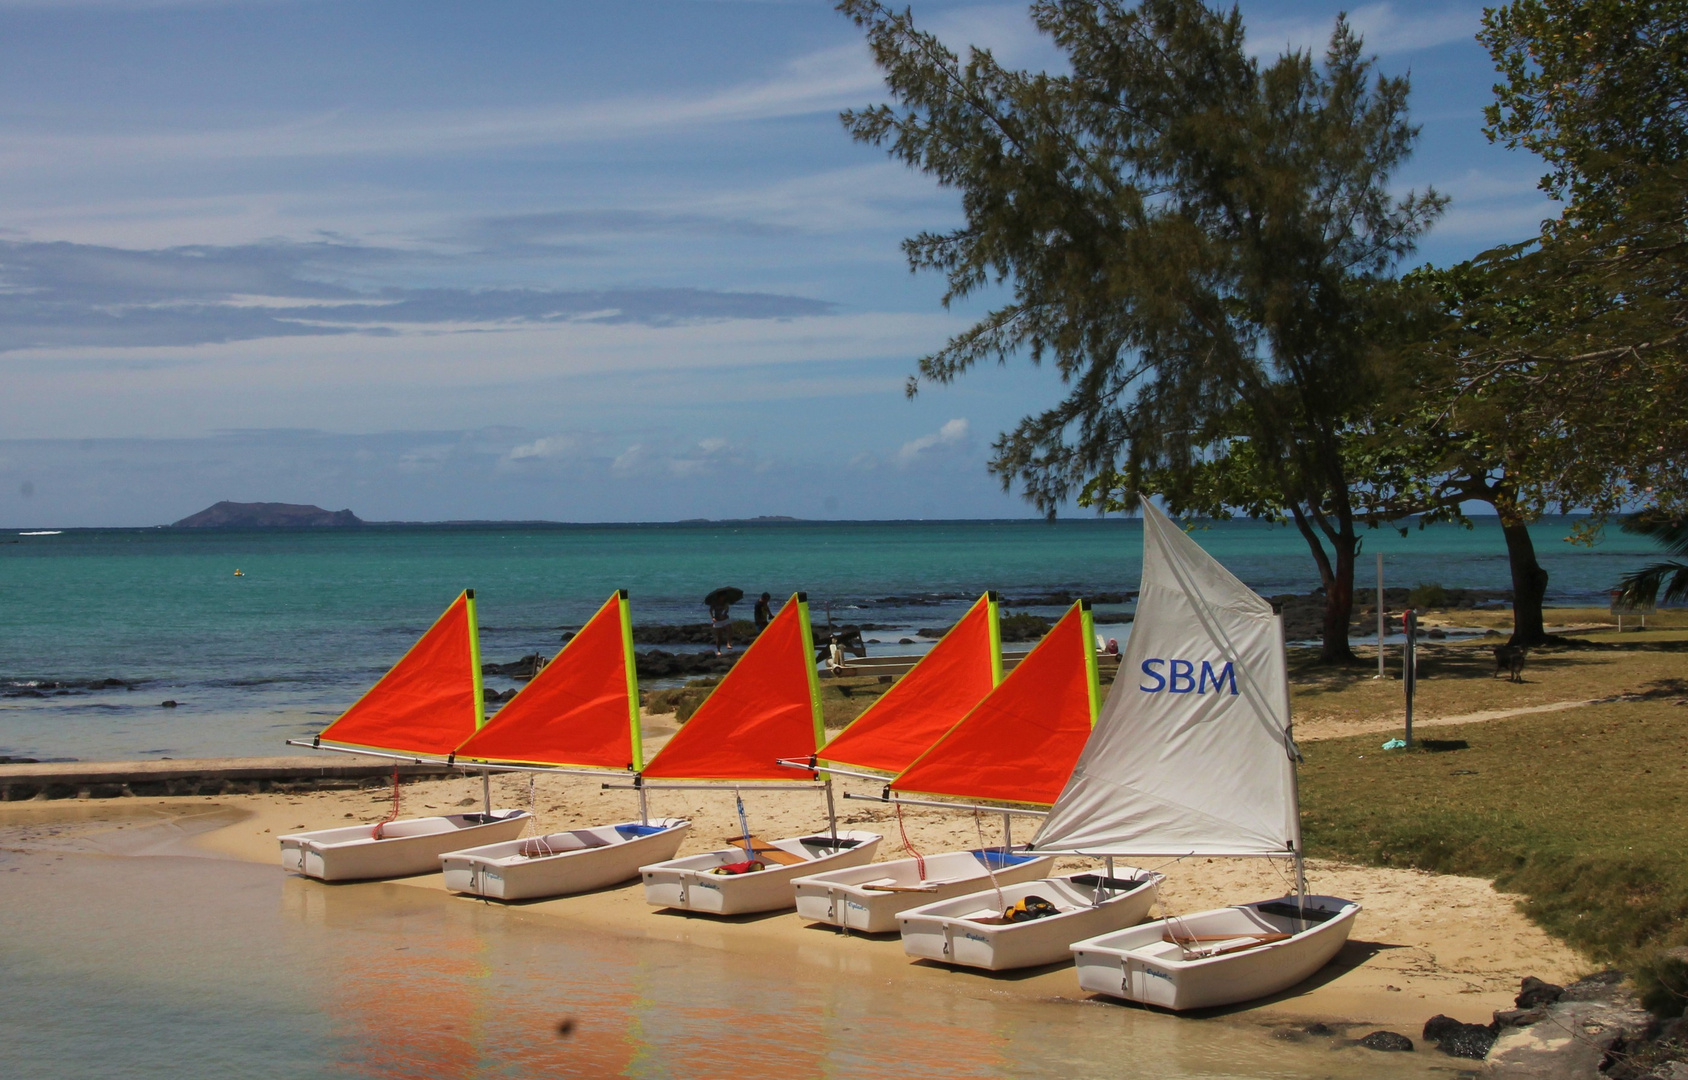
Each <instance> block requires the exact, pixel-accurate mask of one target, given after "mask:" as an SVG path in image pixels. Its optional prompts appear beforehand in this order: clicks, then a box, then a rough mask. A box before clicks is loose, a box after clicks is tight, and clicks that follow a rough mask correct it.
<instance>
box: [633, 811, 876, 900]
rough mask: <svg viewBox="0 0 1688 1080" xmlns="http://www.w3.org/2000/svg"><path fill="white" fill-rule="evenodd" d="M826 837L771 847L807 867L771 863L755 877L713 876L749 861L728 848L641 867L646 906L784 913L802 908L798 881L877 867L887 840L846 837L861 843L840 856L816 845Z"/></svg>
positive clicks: (841, 837) (853, 834)
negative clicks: (798, 905) (874, 863)
mask: <svg viewBox="0 0 1688 1080" xmlns="http://www.w3.org/2000/svg"><path fill="white" fill-rule="evenodd" d="M819 839H824V838H821V837H789V838H787V839H784V840H774V841H772V842H770V843H768V844H766V845H765V846H766V847H770V848H777V849H778V850H779V851H780V852H782V853H784V856H785V857H793V856H794V857H796V858H799V859H801V860H802V861H801V862H799V863H795V864H793V865H789V866H787V865H780V864H779V863H778V862H774V861H771V860H767V859H762V860H759V861H763V862H764V867H763V869H761V870H758V871H755V872H753V873H749V874H733V875H724V874H716V873H712V871H713V870H714V869H715V868H716V867H718V866H726V865H729V864H731V863H737V862H742V861H744V858H745V855H744V849H743V848H723V849H721V850H720V851H711V852H709V853H707V854H704V855H689V856H687V857H686V858H684V859H672V860H669V861H667V862H659V863H655V864H652V865H650V866H641V867H640V868H639V876H640V877H641V878H642V879H643V881H644V887H645V903H647V904H650V905H651V906H653V907H666V908H678V909H680V910H681V911H697V912H703V913H706V914H710V915H745V914H749V913H751V912H758V911H783V910H785V909H787V908H790V907H793V906H794V905H795V904H796V903H797V896H796V893H795V892H794V891H793V888H792V884H791V883H792V881H793V879H795V878H797V877H800V876H804V875H808V874H813V873H814V872H816V871H817V870H820V871H824V870H835V869H839V868H842V867H847V866H859V865H861V864H863V863H868V862H872V861H873V856H874V855H875V854H876V853H877V852H878V851H879V842H880V840H881V839H883V837H881V836H880V835H879V834H878V833H870V832H860V831H856V830H850V831H846V832H840V833H839V834H838V839H839V840H841V841H846V842H848V841H855V843H854V845H853V846H851V847H847V848H841V849H837V850H834V849H832V848H829V847H825V846H822V845H819V844H816V843H815V841H816V840H819Z"/></svg>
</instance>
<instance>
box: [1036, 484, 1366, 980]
mask: <svg viewBox="0 0 1688 1080" xmlns="http://www.w3.org/2000/svg"><path fill="white" fill-rule="evenodd" d="M1138 596H1139V599H1138V605H1137V618H1136V621H1135V623H1134V624H1133V627H1132V632H1131V638H1130V639H1129V641H1128V642H1127V643H1126V648H1125V655H1124V657H1123V658H1122V660H1121V663H1120V677H1119V679H1118V680H1117V681H1116V682H1115V683H1114V688H1113V692H1112V694H1111V695H1110V696H1109V698H1108V704H1107V708H1106V709H1105V710H1104V711H1103V714H1102V716H1101V717H1100V719H1099V720H1098V722H1097V725H1096V731H1095V733H1094V734H1093V735H1092V736H1091V737H1090V740H1089V742H1088V743H1087V744H1086V745H1085V748H1084V753H1083V755H1082V756H1081V757H1080V758H1079V761H1078V764H1077V766H1076V767H1075V768H1074V770H1073V775H1072V779H1071V781H1070V782H1069V783H1068V784H1067V787H1066V790H1064V791H1063V792H1062V793H1061V796H1060V798H1059V799H1057V800H1056V802H1055V805H1054V806H1053V807H1052V808H1051V809H1050V812H1049V816H1048V817H1047V818H1045V819H1044V822H1043V827H1042V828H1041V829H1040V830H1039V831H1038V834H1037V836H1036V837H1035V838H1034V839H1033V841H1032V849H1033V850H1035V851H1038V852H1042V853H1046V854H1084V855H1103V856H1108V857H1129V858H1145V857H1155V858H1165V859H1177V858H1182V857H1191V856H1201V857H1206V858H1225V857H1230V858H1262V857H1264V858H1288V859H1293V860H1294V863H1295V880H1296V892H1295V893H1294V894H1292V895H1289V896H1284V897H1280V898H1275V899H1270V900H1263V901H1258V902H1255V903H1249V904H1239V905H1236V906H1233V907H1226V908H1218V909H1215V910H1212V911H1203V912H1198V913H1195V914H1189V915H1180V914H1177V913H1173V912H1167V913H1166V917H1165V918H1163V919H1160V920H1158V921H1155V922H1150V923H1144V924H1143V925H1141V926H1135V927H1132V928H1130V929H1124V930H1119V931H1115V932H1111V933H1106V934H1100V935H1097V936H1095V937H1091V938H1089V939H1086V940H1084V941H1079V942H1077V943H1076V944H1074V945H1073V955H1074V957H1075V961H1076V964H1077V969H1078V977H1079V985H1080V986H1081V987H1083V988H1084V989H1086V990H1089V991H1091V992H1093V993H1099V994H1106V995H1109V996H1112V997H1119V998H1125V999H1126V1000H1129V1001H1137V1002H1142V1003H1143V1004H1147V1005H1158V1006H1160V1007H1162V1008H1167V1009H1199V1008H1212V1007H1216V1006H1223V1005H1233V1004H1236V1003H1238V1002H1243V1001H1252V1000H1254V999H1256V998H1260V997H1265V996H1267V995H1270V994H1275V993H1279V992H1281V991H1283V990H1287V989H1289V988H1290V987H1292V986H1295V985H1296V984H1297V983H1300V982H1301V981H1302V980H1304V979H1306V978H1308V977H1309V976H1311V975H1312V974H1313V973H1314V972H1316V971H1318V970H1319V969H1320V968H1321V967H1323V966H1324V965H1325V964H1326V963H1328V962H1329V961H1330V959H1331V958H1332V957H1333V956H1335V955H1336V953H1337V952H1338V950H1340V949H1341V948H1342V946H1343V944H1344V943H1345V942H1346V941H1347V940H1348V934H1349V931H1350V930H1351V929H1352V928H1353V925H1354V917H1355V915H1356V914H1357V913H1358V912H1359V910H1360V906H1359V905H1358V904H1356V903H1354V902H1353V901H1351V900H1343V899H1340V898H1338V897H1332V896H1309V895H1307V891H1306V878H1305V872H1304V868H1303V858H1302V847H1301V820H1300V805H1299V800H1298V797H1297V792H1296V777H1295V764H1296V762H1297V761H1298V760H1299V759H1300V753H1299V752H1298V751H1297V750H1296V747H1295V741H1294V739H1293V738H1292V734H1291V724H1290V713H1289V676H1288V665H1287V663H1286V661H1285V654H1284V631H1283V620H1282V618H1281V617H1280V616H1278V615H1277V614H1276V613H1274V612H1273V610H1272V605H1271V604H1270V603H1268V602H1267V601H1266V600H1264V599H1262V598H1261V597H1259V596H1257V595H1255V594H1254V593H1253V592H1252V591H1251V590H1250V589H1249V588H1248V587H1247V586H1245V585H1244V584H1243V583H1242V582H1240V581H1238V580H1237V579H1236V578H1235V577H1233V576H1232V575H1231V574H1230V573H1229V572H1228V571H1227V570H1226V569H1225V568H1224V567H1223V566H1221V565H1220V564H1219V563H1218V562H1217V561H1216V560H1214V559H1213V557H1212V556H1210V555H1208V554H1207V553H1206V552H1205V551H1203V550H1202V549H1201V548H1200V547H1199V546H1198V545H1197V544H1196V543H1195V542H1194V541H1193V540H1191V539H1190V538H1189V537H1188V536H1186V535H1185V534H1184V532H1183V531H1182V530H1181V529H1179V528H1178V527H1177V525H1175V524H1174V523H1173V522H1171V521H1170V520H1168V519H1167V517H1166V516H1165V515H1164V514H1162V513H1161V512H1160V511H1158V510H1156V509H1155V508H1154V507H1153V506H1151V505H1150V504H1149V503H1147V502H1145V503H1144V504H1143V583H1142V588H1141V590H1140V591H1139V594H1138Z"/></svg>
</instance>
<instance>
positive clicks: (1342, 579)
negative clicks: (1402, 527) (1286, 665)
mask: <svg viewBox="0 0 1688 1080" xmlns="http://www.w3.org/2000/svg"><path fill="white" fill-rule="evenodd" d="M1333 546H1334V547H1335V548H1336V566H1335V568H1334V569H1335V573H1334V574H1332V575H1331V580H1330V581H1329V582H1327V583H1326V584H1325V625H1324V633H1323V638H1322V640H1321V641H1320V643H1319V660H1320V661H1322V662H1323V663H1326V664H1348V663H1352V662H1353V661H1354V649H1353V647H1352V646H1350V645H1349V644H1348V621H1349V620H1350V619H1351V618H1353V615H1354V562H1355V554H1356V550H1357V549H1358V548H1359V546H1360V545H1359V542H1358V541H1357V539H1356V538H1355V537H1354V536H1353V530H1351V529H1346V528H1345V529H1343V530H1342V534H1341V535H1339V537H1338V539H1337V542H1336V543H1335V544H1334V545H1333Z"/></svg>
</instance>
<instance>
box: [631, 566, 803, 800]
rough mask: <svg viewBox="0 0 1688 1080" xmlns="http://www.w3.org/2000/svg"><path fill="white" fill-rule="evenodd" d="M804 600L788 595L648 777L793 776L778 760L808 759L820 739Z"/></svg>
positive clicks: (651, 767) (650, 767) (652, 765)
mask: <svg viewBox="0 0 1688 1080" xmlns="http://www.w3.org/2000/svg"><path fill="white" fill-rule="evenodd" d="M821 730H822V728H821V707H820V684H819V683H818V682H817V681H816V676H815V649H814V644H813V641H812V639H811V637H810V630H809V604H808V600H807V597H805V595H804V594H803V593H798V594H797V595H796V596H793V597H792V598H791V599H790V600H789V601H788V602H787V603H786V604H785V606H784V607H782V608H780V613H779V614H778V615H776V616H774V621H773V622H770V623H769V624H768V626H767V628H766V629H764V630H763V631H762V633H761V634H759V635H758V636H757V638H756V641H755V642H754V643H753V644H752V645H751V646H750V648H748V649H746V650H745V653H744V656H743V657H742V658H740V660H739V662H738V663H736V664H734V665H733V669H732V670H731V671H729V672H727V676H726V678H724V679H722V680H721V685H720V686H717V687H716V688H715V690H714V692H713V693H711V694H710V695H709V697H708V698H707V699H705V700H704V703H703V704H702V705H701V706H699V707H698V710H697V712H695V713H693V714H692V718H691V719H690V720H688V721H686V724H685V726H684V727H682V728H681V729H680V730H679V732H678V733H677V734H675V736H674V737H673V738H672V739H670V740H669V741H668V745H667V746H665V747H663V748H662V749H661V750H660V751H658V753H657V755H656V757H654V758H652V759H651V763H650V764H649V765H647V766H645V775H646V776H647V777H657V776H660V777H671V778H681V779H687V780H791V779H793V778H795V777H800V776H801V775H802V774H801V773H794V772H793V771H792V770H791V769H788V768H786V767H785V766H783V765H777V764H775V759H776V758H807V757H809V756H810V755H812V754H813V753H814V752H815V748H816V747H817V746H819V745H820V740H821Z"/></svg>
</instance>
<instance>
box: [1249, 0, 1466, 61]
mask: <svg viewBox="0 0 1688 1080" xmlns="http://www.w3.org/2000/svg"><path fill="white" fill-rule="evenodd" d="M1482 14H1483V9H1482V7H1481V5H1476V4H1472V5H1455V6H1451V7H1445V8H1441V9H1439V10H1436V9H1428V8H1425V7H1422V6H1416V5H1415V6H1413V7H1411V8H1409V9H1407V13H1405V14H1403V13H1402V12H1400V11H1398V10H1396V7H1395V5H1394V4H1393V3H1380V4H1367V5H1366V6H1365V7H1360V8H1355V9H1353V10H1352V11H1350V12H1349V13H1348V23H1349V25H1350V26H1352V27H1353V28H1354V30H1355V31H1356V32H1357V33H1359V35H1360V36H1361V38H1363V39H1364V40H1365V47H1366V51H1367V52H1369V53H1379V54H1388V53H1403V52H1412V51H1414V50H1417V49H1430V48H1435V47H1436V46H1438V45H1447V44H1449V43H1451V42H1455V41H1470V40H1472V39H1473V38H1474V37H1475V36H1476V34H1477V28H1478V26H1479V25H1480V20H1481V18H1482ZM1335 25H1336V12H1335V11H1332V12H1331V13H1330V15H1329V16H1328V17H1326V18H1322V19H1318V18H1315V19H1308V18H1299V19H1295V20H1270V19H1268V20H1263V21H1261V22H1258V23H1255V24H1254V25H1253V27H1252V28H1251V29H1250V30H1249V34H1248V47H1249V51H1250V52H1252V53H1254V55H1256V56H1258V57H1275V56H1277V55H1279V54H1280V53H1282V52H1284V51H1285V50H1286V49H1308V50H1311V51H1312V52H1313V54H1314V55H1322V54H1323V53H1324V50H1325V46H1326V45H1328V44H1329V43H1330V33H1331V29H1332V27H1334V26H1335Z"/></svg>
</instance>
